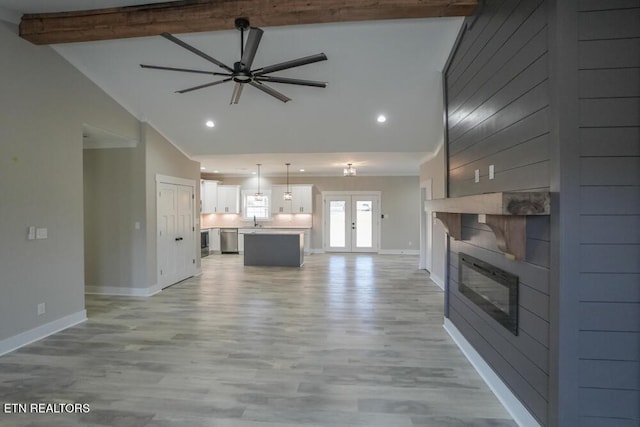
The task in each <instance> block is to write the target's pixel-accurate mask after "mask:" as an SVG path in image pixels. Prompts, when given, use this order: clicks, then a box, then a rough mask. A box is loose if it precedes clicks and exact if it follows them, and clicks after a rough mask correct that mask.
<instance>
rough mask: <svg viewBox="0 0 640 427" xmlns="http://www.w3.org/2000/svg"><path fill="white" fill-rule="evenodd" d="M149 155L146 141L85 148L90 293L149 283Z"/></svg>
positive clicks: (87, 260) (86, 233) (86, 262)
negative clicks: (146, 174)
mask: <svg viewBox="0 0 640 427" xmlns="http://www.w3.org/2000/svg"><path fill="white" fill-rule="evenodd" d="M144 159H145V146H144V144H143V143H139V144H138V145H137V147H135V148H110V149H97V150H84V153H83V160H84V200H85V203H84V222H85V227H84V229H85V234H84V237H85V238H84V244H85V247H84V253H85V286H86V287H87V290H88V291H90V292H101V291H102V292H104V291H105V290H104V288H105V287H111V288H120V287H123V288H147V287H148V283H147V282H148V280H147V270H146V264H147V256H146V254H147V253H146V229H145V224H146V209H145V174H144V171H145V168H144ZM136 222H138V223H140V228H139V229H136V228H135V223H136Z"/></svg>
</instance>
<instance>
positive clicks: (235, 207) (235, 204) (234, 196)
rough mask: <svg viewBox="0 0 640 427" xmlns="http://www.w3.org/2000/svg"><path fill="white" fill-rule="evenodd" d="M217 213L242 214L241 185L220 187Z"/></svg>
mask: <svg viewBox="0 0 640 427" xmlns="http://www.w3.org/2000/svg"><path fill="white" fill-rule="evenodd" d="M216 213H234V214H237V213H240V186H239V185H218V199H217V203H216Z"/></svg>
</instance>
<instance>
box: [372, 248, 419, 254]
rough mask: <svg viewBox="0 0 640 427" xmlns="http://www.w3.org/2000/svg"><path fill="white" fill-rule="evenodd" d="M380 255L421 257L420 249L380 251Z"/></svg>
mask: <svg viewBox="0 0 640 427" xmlns="http://www.w3.org/2000/svg"><path fill="white" fill-rule="evenodd" d="M378 253H379V254H380V255H420V250H419V249H380V250H379V251H378Z"/></svg>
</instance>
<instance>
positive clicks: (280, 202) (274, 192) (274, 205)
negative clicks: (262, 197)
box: [271, 185, 291, 214]
mask: <svg viewBox="0 0 640 427" xmlns="http://www.w3.org/2000/svg"><path fill="white" fill-rule="evenodd" d="M285 191H287V186H286V185H274V186H272V187H271V213H272V214H279V213H291V200H284V192H285Z"/></svg>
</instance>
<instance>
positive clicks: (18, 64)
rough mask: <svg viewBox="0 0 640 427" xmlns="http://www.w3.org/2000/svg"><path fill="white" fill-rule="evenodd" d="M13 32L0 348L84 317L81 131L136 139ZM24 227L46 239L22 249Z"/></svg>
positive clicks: (5, 36)
mask: <svg viewBox="0 0 640 427" xmlns="http://www.w3.org/2000/svg"><path fill="white" fill-rule="evenodd" d="M17 32H18V30H17V27H15V26H14V25H12V24H7V23H4V22H2V21H0V52H2V66H1V67H0V93H1V94H2V96H1V98H0V141H1V142H0V218H2V220H1V221H0V235H1V236H2V239H1V240H0V272H2V273H1V275H0V341H1V340H4V339H8V338H9V337H14V336H16V335H18V334H20V333H22V332H26V331H28V330H30V329H33V328H36V327H39V326H42V325H45V324H47V323H50V322H52V321H55V320H58V319H61V318H64V317H66V316H69V315H73V314H76V313H81V312H82V311H83V310H84V268H83V262H82V259H83V257H84V252H83V222H84V221H83V186H82V182H83V173H82V169H83V165H82V125H83V123H89V124H92V125H94V126H96V127H100V128H103V129H110V130H113V131H114V132H117V133H118V134H120V135H124V136H127V137H130V138H131V139H136V138H137V137H138V123H137V121H136V120H135V118H134V117H132V116H131V115H130V114H129V113H127V112H126V111H125V110H124V109H123V108H122V107H121V106H119V105H118V104H117V103H116V102H115V101H113V100H112V99H111V98H109V97H108V96H107V95H106V94H105V93H104V92H102V91H101V90H100V89H99V88H98V87H97V86H95V85H94V84H93V83H92V82H90V81H89V80H88V79H87V78H86V77H85V76H84V75H83V74H81V73H80V72H79V71H77V70H76V69H75V68H74V67H72V66H71V65H70V64H68V63H67V62H66V61H65V60H64V59H62V58H61V57H60V56H59V55H58V54H56V53H55V52H54V51H53V50H52V49H51V48H49V47H37V46H34V45H32V44H30V43H28V42H26V41H24V40H21V39H20V38H18V36H17V35H16V34H17ZM30 225H34V226H38V227H47V228H48V234H49V237H48V239H46V240H35V241H28V240H27V239H26V233H27V227H28V226H30ZM42 302H44V303H46V313H45V314H44V315H41V316H37V305H38V304H39V303H42Z"/></svg>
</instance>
